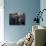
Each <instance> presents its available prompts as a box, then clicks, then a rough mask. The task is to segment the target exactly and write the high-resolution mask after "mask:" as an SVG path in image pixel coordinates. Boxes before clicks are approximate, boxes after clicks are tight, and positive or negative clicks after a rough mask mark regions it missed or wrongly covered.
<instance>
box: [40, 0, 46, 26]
mask: <svg viewBox="0 0 46 46" xmlns="http://www.w3.org/2000/svg"><path fill="white" fill-rule="evenodd" d="M40 9H41V11H42V10H43V9H46V0H41V1H40ZM42 17H43V22H42V21H41V22H40V25H43V26H46V10H45V11H44V12H43V15H42Z"/></svg>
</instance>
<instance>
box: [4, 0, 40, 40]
mask: <svg viewBox="0 0 46 46" xmlns="http://www.w3.org/2000/svg"><path fill="white" fill-rule="evenodd" d="M39 9H40V0H4V36H5V37H4V38H5V40H7V41H18V40H19V39H20V38H22V37H24V36H25V35H26V34H27V33H28V32H29V31H31V30H32V23H33V19H34V17H36V16H37V15H36V14H35V12H37V11H39ZM17 10H20V11H23V12H25V14H26V24H25V25H23V26H22V25H20V26H18V25H14V26H10V25H9V13H15V12H16V11H17Z"/></svg>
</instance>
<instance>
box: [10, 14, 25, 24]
mask: <svg viewBox="0 0 46 46" xmlns="http://www.w3.org/2000/svg"><path fill="white" fill-rule="evenodd" d="M9 24H10V25H25V13H23V14H18V13H14V14H12V13H10V14H9Z"/></svg>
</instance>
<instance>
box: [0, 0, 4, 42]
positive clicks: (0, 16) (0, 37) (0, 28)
mask: <svg viewBox="0 0 46 46" xmlns="http://www.w3.org/2000/svg"><path fill="white" fill-rule="evenodd" d="M3 6H4V4H3V0H0V42H2V41H4V8H3Z"/></svg>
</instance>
